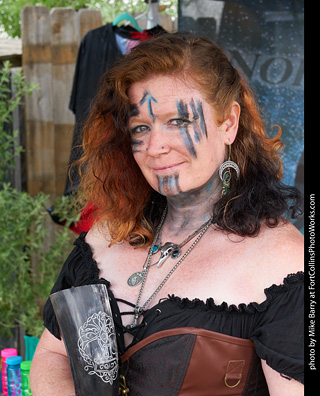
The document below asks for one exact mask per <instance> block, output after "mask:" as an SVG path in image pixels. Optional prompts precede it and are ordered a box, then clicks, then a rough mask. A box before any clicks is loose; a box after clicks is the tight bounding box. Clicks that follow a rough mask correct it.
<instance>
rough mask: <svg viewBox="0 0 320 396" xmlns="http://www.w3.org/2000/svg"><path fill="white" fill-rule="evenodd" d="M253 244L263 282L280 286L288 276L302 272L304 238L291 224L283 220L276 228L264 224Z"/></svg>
mask: <svg viewBox="0 0 320 396" xmlns="http://www.w3.org/2000/svg"><path fill="white" fill-rule="evenodd" d="M253 244H254V247H255V249H254V250H255V253H254V255H255V258H256V260H255V262H256V263H258V262H259V263H261V265H258V271H259V273H260V279H263V282H267V284H268V283H269V285H272V284H281V283H282V282H283V280H284V279H285V278H286V277H287V276H288V275H290V274H296V273H299V272H303V271H304V237H303V235H302V234H301V232H300V231H299V230H298V229H297V228H296V227H295V226H294V225H293V224H292V223H291V222H289V221H286V220H283V221H282V222H281V223H279V225H277V226H276V227H268V226H267V225H266V224H264V225H263V226H262V228H261V231H260V234H259V235H258V236H257V237H256V241H254V242H253ZM267 284H266V285H267Z"/></svg>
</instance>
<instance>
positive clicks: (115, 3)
mask: <svg viewBox="0 0 320 396" xmlns="http://www.w3.org/2000/svg"><path fill="white" fill-rule="evenodd" d="M160 4H161V5H167V8H166V11H165V13H166V14H168V15H170V16H172V17H176V16H177V7H178V0H165V1H161V2H160ZM34 5H37V6H39V5H44V6H46V7H47V8H48V9H49V10H50V9H51V8H54V7H73V8H74V9H75V10H79V9H80V8H91V9H96V10H100V11H101V15H102V18H103V21H104V23H106V22H112V21H113V20H114V19H115V17H116V16H117V15H119V14H121V13H123V12H129V13H142V12H145V11H146V10H147V8H148V5H147V4H146V2H145V1H144V0H104V1H97V0H42V1H39V0H0V26H2V28H3V29H4V31H5V32H6V33H7V34H8V35H9V36H10V37H21V25H20V23H21V22H20V14H21V10H22V8H23V7H25V6H34Z"/></svg>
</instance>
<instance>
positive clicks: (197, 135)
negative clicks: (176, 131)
mask: <svg viewBox="0 0 320 396" xmlns="http://www.w3.org/2000/svg"><path fill="white" fill-rule="evenodd" d="M190 107H191V110H192V114H193V120H192V125H193V131H194V139H195V141H196V142H200V140H201V138H202V136H205V137H208V133H207V126H206V122H205V119H204V115H203V109H202V103H201V102H198V101H197V100H196V103H194V100H193V99H191V102H190Z"/></svg>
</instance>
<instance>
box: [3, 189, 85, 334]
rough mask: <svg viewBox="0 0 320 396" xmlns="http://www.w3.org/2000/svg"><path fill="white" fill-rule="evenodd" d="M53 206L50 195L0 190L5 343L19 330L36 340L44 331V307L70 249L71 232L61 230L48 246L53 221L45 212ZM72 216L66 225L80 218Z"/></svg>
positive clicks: (62, 228)
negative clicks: (19, 327)
mask: <svg viewBox="0 0 320 396" xmlns="http://www.w3.org/2000/svg"><path fill="white" fill-rule="evenodd" d="M48 202H49V196H48V195H46V194H43V193H40V194H38V195H37V196H36V197H31V196H30V195H29V194H28V193H26V192H21V191H17V190H15V189H14V188H12V187H11V186H10V185H8V184H5V185H4V186H3V189H2V190H0V216H1V222H0V263H1V264H0V265H1V267H0V268H1V276H0V336H1V337H6V336H11V335H12V330H13V329H14V328H15V327H16V326H17V325H19V324H20V325H23V327H24V328H25V331H26V332H27V334H29V335H32V336H35V337H39V336H40V334H41V333H42V331H43V325H42V322H43V320H42V308H43V305H44V303H45V301H46V299H47V298H48V296H49V295H50V291H51V288H52V286H53V283H54V281H55V279H56V278H57V275H58V272H59V270H60V269H61V266H62V263H63V261H64V260H65V255H66V252H67V251H69V250H70V249H71V240H70V234H71V232H70V231H69V229H68V227H67V226H65V227H59V230H58V231H57V232H56V235H55V238H54V242H53V243H51V244H50V245H49V246H46V237H47V236H48V222H49V221H50V222H51V221H52V220H51V219H50V218H49V215H48V212H47V210H46V206H48ZM70 205H71V203H70V202H68V206H69V207H70ZM63 206H64V205H62V207H63ZM57 214H58V215H60V213H57ZM68 216H69V219H68V222H67V225H69V224H70V222H72V221H73V220H77V218H78V216H77V214H74V218H73V219H72V218H70V212H68Z"/></svg>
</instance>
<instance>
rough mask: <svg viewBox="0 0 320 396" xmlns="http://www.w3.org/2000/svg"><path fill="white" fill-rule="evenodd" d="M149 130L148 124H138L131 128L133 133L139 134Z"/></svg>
mask: <svg viewBox="0 0 320 396" xmlns="http://www.w3.org/2000/svg"><path fill="white" fill-rule="evenodd" d="M147 131H149V127H148V126H147V125H138V126H135V127H133V128H131V129H130V133H131V135H137V134H141V133H144V132H147Z"/></svg>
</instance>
